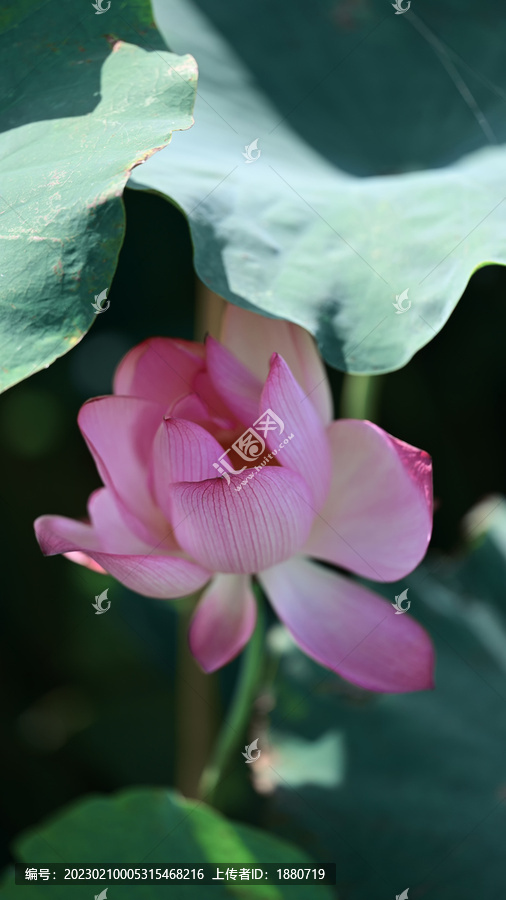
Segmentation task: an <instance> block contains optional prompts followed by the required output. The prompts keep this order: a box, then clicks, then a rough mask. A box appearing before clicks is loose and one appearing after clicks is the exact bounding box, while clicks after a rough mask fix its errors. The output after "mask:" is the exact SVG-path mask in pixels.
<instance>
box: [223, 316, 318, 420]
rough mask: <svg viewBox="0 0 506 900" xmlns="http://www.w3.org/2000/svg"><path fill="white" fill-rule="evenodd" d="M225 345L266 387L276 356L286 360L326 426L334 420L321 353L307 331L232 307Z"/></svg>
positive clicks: (227, 319)
mask: <svg viewBox="0 0 506 900" xmlns="http://www.w3.org/2000/svg"><path fill="white" fill-rule="evenodd" d="M220 340H221V343H222V344H225V346H226V347H228V349H229V350H230V351H231V352H232V353H233V354H234V356H235V357H237V359H240V360H241V362H242V364H243V365H245V366H246V367H247V368H248V369H249V370H250V372H252V373H253V374H254V375H256V377H257V378H258V379H259V380H260V381H261V382H262V383H263V382H264V381H265V379H266V378H267V374H268V372H269V362H270V359H271V356H272V354H273V353H279V354H280V355H281V356H282V357H283V359H285V360H286V362H287V364H288V365H289V367H290V370H291V371H292V373H293V375H294V377H295V379H296V381H297V382H298V383H299V385H300V386H301V388H302V389H303V391H304V394H305V395H309V397H310V399H311V402H312V404H313V406H314V407H315V409H317V410H318V413H319V415H320V418H321V420H322V422H323V424H324V425H328V423H329V422H330V421H331V420H332V408H333V407H332V394H331V392H330V386H329V383H328V379H327V374H326V372H325V366H324V365H323V362H322V359H321V357H320V354H319V353H318V349H317V347H316V345H315V342H314V340H313V338H312V337H311V335H310V334H309V332H308V331H306V329H305V328H301V327H300V325H295V324H294V323H293V322H287V321H285V320H283V319H268V318H267V317H266V316H260V315H258V314H257V313H253V312H249V311H247V310H245V309H241V308H240V307H239V306H235V305H234V304H232V303H228V304H227V306H226V310H225V316H224V320H223V325H222V330H221V337H220Z"/></svg>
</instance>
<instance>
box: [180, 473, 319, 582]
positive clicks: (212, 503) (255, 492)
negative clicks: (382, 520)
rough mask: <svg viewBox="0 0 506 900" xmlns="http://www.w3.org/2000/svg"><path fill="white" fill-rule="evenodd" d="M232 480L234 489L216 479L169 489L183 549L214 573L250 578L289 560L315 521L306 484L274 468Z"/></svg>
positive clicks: (237, 476)
mask: <svg viewBox="0 0 506 900" xmlns="http://www.w3.org/2000/svg"><path fill="white" fill-rule="evenodd" d="M243 476H246V477H243ZM229 477H230V484H227V483H226V481H225V480H224V479H223V478H215V479H213V480H210V481H201V482H198V483H196V484H188V483H179V484H174V485H173V486H172V487H171V493H172V497H173V500H174V532H175V535H176V538H177V540H178V542H179V544H180V545H181V546H182V547H184V549H185V550H186V551H187V552H188V553H189V554H190V556H191V557H192V558H193V559H195V560H197V562H199V563H200V564H201V565H203V566H205V567H206V568H209V569H213V570H214V571H215V572H230V573H237V574H240V573H242V574H245V575H246V574H248V573H249V574H251V573H253V572H258V571H259V570H260V569H265V568H267V567H268V566H272V565H274V564H275V563H277V562H281V561H282V560H284V559H288V557H290V556H291V555H292V554H293V553H294V552H295V551H296V550H298V548H299V547H301V546H302V544H303V543H304V541H305V539H306V538H305V535H307V534H308V532H309V529H310V527H311V522H312V519H313V512H312V509H311V507H310V505H309V501H310V492H309V488H308V487H307V485H306V483H305V481H304V480H303V479H302V478H301V477H300V475H297V474H296V473H295V472H290V471H289V470H288V469H281V468H279V467H276V468H274V467H273V466H270V467H266V468H262V469H260V471H258V472H257V471H256V470H255V469H249V470H247V472H244V473H243V474H242V475H231V476H229Z"/></svg>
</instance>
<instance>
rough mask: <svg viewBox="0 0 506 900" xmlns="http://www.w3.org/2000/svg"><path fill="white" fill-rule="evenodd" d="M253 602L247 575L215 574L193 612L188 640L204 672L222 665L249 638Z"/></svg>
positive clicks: (253, 618)
mask: <svg viewBox="0 0 506 900" xmlns="http://www.w3.org/2000/svg"><path fill="white" fill-rule="evenodd" d="M256 615H257V609H256V603H255V598H254V596H253V592H252V590H251V585H250V579H249V577H248V576H247V575H216V576H215V577H214V578H213V580H212V581H211V584H210V585H209V587H208V588H206V591H205V593H204V594H203V596H202V598H201V599H200V601H199V604H198V606H197V609H196V610H195V613H194V615H193V618H192V621H191V625H190V633H189V643H190V650H191V652H192V653H193V655H194V657H195V659H196V660H197V662H198V663H199V664H200V665H201V666H202V668H203V669H204V671H206V672H214V671H215V670H216V669H220V668H221V666H225V665H226V664H227V663H228V662H230V660H231V659H233V658H234V657H235V656H237V654H238V653H240V652H241V650H242V648H243V647H244V645H245V644H246V643H247V642H248V641H249V639H250V637H251V635H252V633H253V629H254V627H255V622H256Z"/></svg>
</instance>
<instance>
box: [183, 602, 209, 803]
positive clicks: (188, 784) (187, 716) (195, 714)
mask: <svg viewBox="0 0 506 900" xmlns="http://www.w3.org/2000/svg"><path fill="white" fill-rule="evenodd" d="M198 599H199V595H195V596H192V597H184V598H182V599H181V600H179V601H178V603H179V609H178V613H179V616H178V618H179V624H178V665H177V672H178V676H177V679H176V713H177V719H176V722H177V730H176V743H177V754H176V778H175V784H176V787H177V788H178V790H180V791H181V793H182V794H183V795H184V796H185V797H193V798H197V795H198V785H199V778H200V775H201V773H202V770H203V768H204V766H205V764H206V760H207V759H208V758H209V753H210V750H211V747H212V745H213V741H214V737H215V722H216V716H217V690H216V688H217V683H216V678H215V677H213V676H211V675H208V674H206V673H205V672H203V671H202V669H201V668H200V667H199V666H198V665H197V663H196V661H195V659H194V658H193V656H192V654H191V652H190V648H189V646H188V628H189V625H190V621H191V617H192V614H193V611H194V608H195V605H196V603H197V602H198Z"/></svg>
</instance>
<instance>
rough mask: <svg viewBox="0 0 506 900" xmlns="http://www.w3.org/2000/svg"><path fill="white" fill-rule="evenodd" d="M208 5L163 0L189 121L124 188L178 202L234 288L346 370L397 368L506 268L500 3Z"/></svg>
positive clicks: (342, 0) (235, 295) (214, 269)
mask: <svg viewBox="0 0 506 900" xmlns="http://www.w3.org/2000/svg"><path fill="white" fill-rule="evenodd" d="M199 5H200V7H201V8H202V10H204V11H205V15H206V16H212V19H213V21H212V22H210V21H208V20H207V19H206V18H204V15H203V14H202V13H201V12H200V11H199V9H198V7H197V6H196V5H194V4H193V3H191V2H190V0H155V3H154V12H155V15H156V19H157V22H158V24H159V27H160V30H161V32H162V34H163V35H164V37H165V38H166V40H167V42H168V45H169V46H170V47H172V48H175V49H177V50H178V52H181V51H185V52H186V51H190V52H192V53H194V55H195V57H196V59H197V61H198V64H199V73H200V74H199V78H200V81H199V84H200V90H199V99H198V103H197V107H196V126H195V128H194V129H193V130H192V132H191V134H189V135H188V140H185V141H184V142H183V141H179V142H178V143H177V146H176V145H174V147H172V148H171V149H170V151H169V152H165V151H163V152H162V153H160V154H157V156H155V157H154V158H153V159H151V160H150V161H149V162H148V163H147V165H146V166H144V167H143V168H142V169H141V170H138V171H137V172H135V173H134V174H133V176H132V178H131V180H130V184H131V185H132V186H133V187H148V188H150V189H152V190H155V191H158V192H160V193H162V194H164V195H166V196H167V197H170V198H172V199H173V200H175V201H176V202H177V204H178V205H179V206H180V207H181V208H182V209H183V210H184V211H185V212H186V215H187V216H188V221H189V224H190V228H191V231H192V236H193V241H194V245H195V265H196V268H197V271H198V273H199V275H200V277H201V278H202V280H203V281H204V282H205V283H206V284H207V285H208V286H209V287H210V288H212V289H213V290H214V291H216V292H217V293H219V294H221V295H222V296H223V297H225V298H226V299H227V300H230V301H231V302H233V303H237V304H238V305H240V306H244V307H245V308H252V309H256V310H258V311H260V312H262V313H264V314H267V315H272V316H275V317H276V316H277V317H283V318H287V319H290V320H292V321H294V322H297V323H299V324H300V325H303V326H304V327H305V328H307V329H309V330H310V331H311V332H312V333H313V334H314V335H315V336H316V337H317V339H318V342H319V344H320V347H321V350H322V352H323V354H324V356H325V358H326V359H327V360H328V362H329V363H330V364H331V365H333V366H336V367H337V368H339V369H342V370H345V371H350V372H355V373H377V372H384V371H390V370H393V369H396V368H399V367H401V366H402V365H404V364H405V363H406V362H407V361H408V360H409V359H410V358H411V357H412V356H413V354H414V353H415V352H416V351H417V350H418V349H420V347H422V346H424V345H425V344H426V343H428V342H429V341H430V340H431V339H432V338H433V337H434V336H435V334H437V332H438V331H439V330H440V329H441V328H442V327H443V325H444V323H445V322H446V321H447V319H448V317H449V316H450V314H451V312H452V310H453V309H454V307H455V305H456V303H457V302H458V300H459V298H460V297H461V295H462V293H463V291H464V288H465V286H466V284H467V281H468V279H469V278H470V276H471V274H472V273H473V272H474V271H475V270H476V269H477V268H479V267H480V266H483V265H485V264H486V263H489V262H498V263H501V264H505V263H506V250H505V245H504V239H503V235H504V231H505V227H506V202H505V198H504V180H505V176H506V152H505V151H504V149H503V147H502V146H501V143H502V142H503V141H504V140H505V138H506V125H505V122H506V120H505V117H504V100H505V99H506V60H505V57H504V53H503V51H502V48H503V44H504V36H505V34H506V19H505V14H504V10H502V9H501V8H500V7H498V6H497V5H494V6H493V11H492V7H490V6H487V5H484V4H483V3H480V2H478V0H447V2H446V3H444V4H442V3H441V2H440V0H427V2H425V3H424V4H423V6H421V7H420V6H417V4H416V3H415V2H413V3H412V4H411V7H410V8H409V11H408V12H406V13H404V14H400V13H399V14H397V15H396V14H395V11H394V9H392V5H391V4H390V3H389V2H385V0H368V2H367V3H365V2H364V3H351V2H348V0H336V2H334V3H319V4H314V3H306V4H304V3H302V4H298V5H296V6H293V5H292V6H290V7H289V8H288V7H287V6H286V4H284V3H283V2H281V0H279V2H275V3H274V4H272V3H271V4H260V5H258V4H257V5H256V6H255V12H254V15H252V7H251V5H250V4H245V3H243V4H239V5H236V6H235V7H234V14H233V15H231V14H230V9H229V4H228V3H227V2H226V0H218V2H216V3H214V4H212V8H209V5H208V4H203V3H201V4H199ZM402 6H403V7H404V8H406V3H403V4H402ZM248 148H249V150H248ZM396 297H399V301H397V300H396ZM396 303H397V308H396V306H394V304H396Z"/></svg>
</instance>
